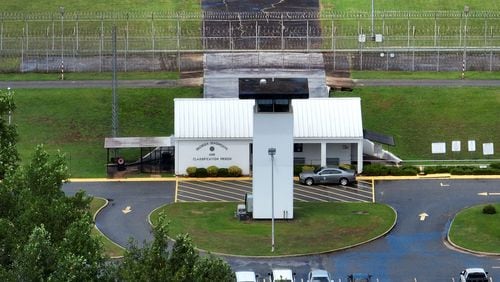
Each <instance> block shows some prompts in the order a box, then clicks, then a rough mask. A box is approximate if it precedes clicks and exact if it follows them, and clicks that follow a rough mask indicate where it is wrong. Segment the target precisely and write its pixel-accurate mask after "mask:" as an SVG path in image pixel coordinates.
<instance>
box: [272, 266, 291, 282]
mask: <svg viewBox="0 0 500 282" xmlns="http://www.w3.org/2000/svg"><path fill="white" fill-rule="evenodd" d="M269 275H270V276H271V281H272V282H295V273H293V272H292V270H291V269H286V268H284V269H273V272H272V273H269Z"/></svg>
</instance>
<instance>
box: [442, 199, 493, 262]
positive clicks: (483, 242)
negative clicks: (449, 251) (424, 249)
mask: <svg viewBox="0 0 500 282" xmlns="http://www.w3.org/2000/svg"><path fill="white" fill-rule="evenodd" d="M484 206H485V205H478V206H474V207H471V208H467V209H465V210H462V211H461V212H459V213H458V214H457V215H456V216H455V219H454V220H453V222H452V224H451V226H450V231H449V237H450V240H451V241H452V242H453V243H455V244H457V245H459V246H461V247H464V248H466V249H470V250H474V251H480V252H488V253H500V224H498V222H500V203H497V204H494V206H495V208H496V210H497V213H496V214H483V213H482V210H483V207H484Z"/></svg>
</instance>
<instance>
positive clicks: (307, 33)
mask: <svg viewBox="0 0 500 282" xmlns="http://www.w3.org/2000/svg"><path fill="white" fill-rule="evenodd" d="M306 46H307V52H309V20H307V21H306Z"/></svg>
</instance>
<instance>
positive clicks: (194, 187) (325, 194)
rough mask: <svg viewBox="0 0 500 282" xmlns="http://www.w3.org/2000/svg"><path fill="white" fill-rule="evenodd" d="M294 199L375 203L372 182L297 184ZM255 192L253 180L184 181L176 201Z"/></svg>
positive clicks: (214, 199)
mask: <svg viewBox="0 0 500 282" xmlns="http://www.w3.org/2000/svg"><path fill="white" fill-rule="evenodd" d="M293 189H294V192H293V197H294V200H295V201H299V202H372V201H373V189H372V183H371V182H365V181H358V182H357V183H355V184H352V185H349V186H340V185H313V186H307V185H302V184H300V183H298V182H294V185H293ZM251 192H252V181H251V180H216V181H206V180H184V181H179V182H178V185H177V193H176V201H177V202H238V201H244V200H245V194H246V193H251Z"/></svg>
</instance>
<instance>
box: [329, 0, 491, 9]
mask: <svg viewBox="0 0 500 282" xmlns="http://www.w3.org/2000/svg"><path fill="white" fill-rule="evenodd" d="M320 3H321V4H320V5H321V7H322V8H323V9H333V10H334V11H367V10H371V2H370V1H352V0H320ZM465 5H467V6H469V7H470V9H471V10H476V11H491V10H499V9H500V2H498V1H482V0H456V1H442V0H415V1H401V0H382V1H380V0H377V1H375V2H374V6H375V10H377V11H443V10H457V11H463V9H464V6H465Z"/></svg>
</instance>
